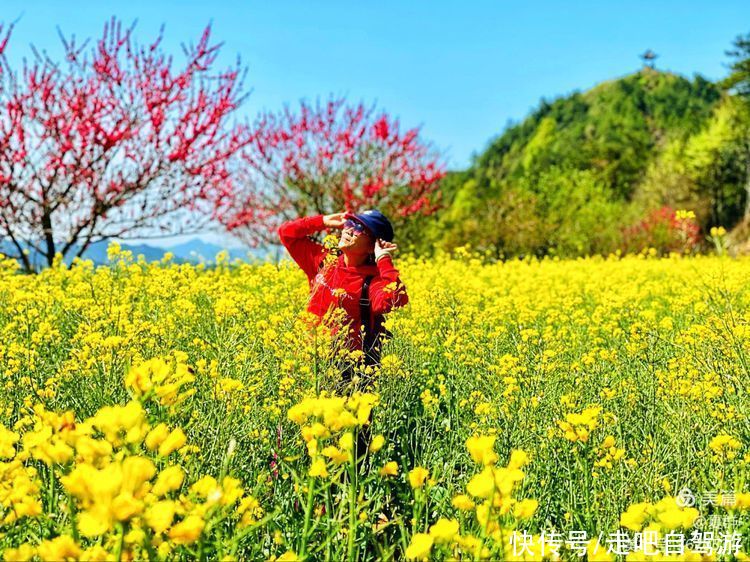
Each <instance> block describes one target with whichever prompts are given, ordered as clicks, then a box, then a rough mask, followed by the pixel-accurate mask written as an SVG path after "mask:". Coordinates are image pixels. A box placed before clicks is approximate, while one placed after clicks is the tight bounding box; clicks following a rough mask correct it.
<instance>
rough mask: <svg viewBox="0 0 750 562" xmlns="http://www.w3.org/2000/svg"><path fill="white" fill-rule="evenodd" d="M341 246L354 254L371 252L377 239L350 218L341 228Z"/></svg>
mask: <svg viewBox="0 0 750 562" xmlns="http://www.w3.org/2000/svg"><path fill="white" fill-rule="evenodd" d="M339 248H340V249H341V250H344V251H346V252H349V253H352V254H371V253H372V252H373V251H374V250H375V239H374V238H373V237H372V236H371V235H370V233H369V232H367V230H366V229H365V228H364V227H363V226H362V225H360V224H359V223H357V222H355V221H352V220H348V221H346V223H344V228H343V229H342V230H341V239H340V240H339Z"/></svg>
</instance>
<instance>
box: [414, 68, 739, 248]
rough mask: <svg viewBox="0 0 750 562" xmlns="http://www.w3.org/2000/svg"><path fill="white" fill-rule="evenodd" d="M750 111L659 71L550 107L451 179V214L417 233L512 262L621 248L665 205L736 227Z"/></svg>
mask: <svg viewBox="0 0 750 562" xmlns="http://www.w3.org/2000/svg"><path fill="white" fill-rule="evenodd" d="M744 113H745V111H744V106H743V104H741V103H740V102H738V101H736V100H735V99H734V98H732V97H730V96H728V95H727V94H724V93H722V91H721V89H720V87H719V86H718V85H716V84H714V83H712V82H710V81H708V80H706V79H704V78H702V77H700V76H696V77H695V78H693V79H692V80H691V79H688V78H685V77H683V76H679V75H676V74H673V73H667V72H660V71H657V70H653V69H651V68H644V69H643V70H641V71H639V72H636V73H634V74H631V75H628V76H625V77H623V78H619V79H616V80H611V81H607V82H603V83H601V84H599V85H597V86H596V87H594V88H592V89H590V90H588V91H586V92H576V93H573V94H571V95H568V96H565V97H561V98H558V99H555V100H554V101H542V102H541V103H540V105H539V106H538V107H537V108H536V109H535V110H534V111H533V112H532V113H531V114H530V115H529V116H528V117H527V118H526V119H524V120H523V121H522V122H520V123H518V124H515V125H513V126H510V127H508V128H507V129H506V130H505V131H504V132H503V133H502V134H501V135H500V136H498V137H497V138H496V139H494V140H493V141H492V142H490V143H489V145H488V146H487V148H486V149H485V150H484V152H482V153H481V154H480V155H478V156H477V157H475V159H474V161H473V163H472V165H471V167H470V168H469V169H468V170H465V171H462V172H454V173H451V174H449V175H448V177H447V178H446V180H445V181H444V183H443V192H442V195H443V200H444V204H445V207H444V209H443V210H442V211H441V212H440V213H439V214H438V215H436V216H435V217H431V218H428V219H424V220H423V221H421V222H420V224H419V225H418V226H415V228H419V229H420V231H421V232H422V233H426V236H422V237H421V238H420V239H421V240H422V242H423V243H424V244H425V245H428V246H430V247H443V248H446V249H451V248H453V247H456V246H458V245H463V244H466V243H470V244H471V245H472V246H474V247H479V248H484V249H489V250H492V251H493V252H495V253H496V254H497V255H499V256H512V255H518V254H528V253H533V254H537V255H542V254H556V255H581V254H589V253H600V252H604V253H606V252H609V251H614V250H616V249H618V248H623V246H624V245H626V244H627V240H625V239H624V235H623V232H624V231H625V229H626V228H627V227H628V226H629V225H632V224H635V223H637V222H638V221H639V220H642V219H643V217H645V216H647V214H648V212H649V211H650V210H652V209H657V208H659V207H660V206H663V205H672V206H676V207H679V208H688V209H692V210H694V211H695V212H696V214H697V215H698V219H699V221H700V223H701V226H702V227H704V228H710V227H711V226H713V225H719V224H721V225H724V226H727V227H729V226H732V225H734V224H735V223H737V222H738V221H739V220H740V219H741V218H742V215H743V210H744V201H745V196H744V181H745V173H744V168H743V167H742V166H744V164H743V165H742V166H739V167H738V162H739V160H738V159H737V158H736V155H737V154H736V152H737V150H738V147H740V146H741V145H743V142H741V141H742V139H744V138H745V136H746V131H747V128H746V127H745V126H744V123H745V122H746V120H745V119H744V117H742V116H743V115H744Z"/></svg>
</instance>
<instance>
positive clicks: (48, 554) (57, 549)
mask: <svg viewBox="0 0 750 562" xmlns="http://www.w3.org/2000/svg"><path fill="white" fill-rule="evenodd" d="M37 553H38V554H39V557H40V558H41V559H42V560H77V559H78V557H79V556H80V554H81V549H80V548H79V547H78V545H77V544H76V542H75V541H74V540H73V538H72V537H69V536H68V535H61V536H59V537H56V538H54V539H51V540H47V541H43V542H42V543H41V544H40V545H39V546H38V547H37Z"/></svg>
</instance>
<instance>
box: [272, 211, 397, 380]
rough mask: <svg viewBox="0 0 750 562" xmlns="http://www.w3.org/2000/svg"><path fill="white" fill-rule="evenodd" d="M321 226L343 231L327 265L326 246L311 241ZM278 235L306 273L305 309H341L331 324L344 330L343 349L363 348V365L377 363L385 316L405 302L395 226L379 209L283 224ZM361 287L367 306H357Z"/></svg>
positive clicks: (323, 312)
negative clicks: (396, 259) (307, 298)
mask: <svg viewBox="0 0 750 562" xmlns="http://www.w3.org/2000/svg"><path fill="white" fill-rule="evenodd" d="M325 228H329V229H331V228H336V229H341V231H342V232H341V239H340V241H339V245H338V247H339V250H340V254H339V255H338V257H336V258H335V259H334V260H332V261H331V263H326V262H327V261H328V260H326V259H325V258H326V256H327V255H329V252H328V251H327V250H326V249H325V247H324V246H323V245H322V244H319V243H318V242H316V241H314V240H312V239H311V238H310V236H311V235H312V234H314V233H316V232H318V231H320V230H323V229H325ZM279 237H280V238H281V243H282V244H284V246H285V247H286V249H287V250H288V251H289V254H290V255H291V256H292V258H293V259H294V261H295V262H297V264H298V265H299V266H300V267H301V268H302V270H303V271H304V272H305V274H306V275H307V279H308V282H309V284H310V301H309V303H308V307H307V310H308V311H309V312H312V313H314V314H315V315H317V316H318V317H320V318H321V319H323V318H330V317H331V314H332V313H335V311H340V312H339V314H341V315H342V316H343V321H339V322H335V323H330V326H331V329H332V331H333V332H334V333H336V332H338V331H339V330H341V329H344V330H346V334H345V335H344V343H345V345H346V347H347V348H348V349H350V350H362V351H363V352H364V357H365V364H377V363H378V360H379V337H378V336H379V334H382V333H383V330H382V326H381V324H382V318H383V315H384V314H386V313H388V312H389V311H390V310H391V309H393V308H395V307H400V306H403V305H405V304H406V303H407V302H408V300H409V298H408V296H407V294H406V288H405V287H404V285H403V283H401V280H400V279H399V274H398V270H397V269H396V268H395V267H394V265H393V260H392V254H393V252H395V251H396V244H393V243H392V240H393V227H392V226H391V223H390V222H389V221H388V219H387V218H386V217H385V216H384V215H383V214H382V213H381V212H380V211H377V210H369V211H364V212H362V213H359V214H351V213H335V214H332V215H315V216H310V217H303V218H300V219H296V220H292V221H288V222H286V223H284V224H282V225H281V227H279ZM332 257H333V256H332ZM329 259H330V258H329ZM365 284H368V285H369V287H368V291H367V293H368V296H369V307H368V306H366V301H365V302H362V303H361V302H360V300H361V297H362V292H363V285H365ZM363 313H364V314H366V315H369V321H368V322H367V331H366V334H367V335H369V336H370V337H368V338H367V339H366V341H365V342H363V341H362V335H361V331H360V327H361V326H362V324H363V319H362V314H363ZM366 320H367V319H366ZM373 336H375V337H373ZM344 377H345V378H350V377H351V370H348V371H345V372H344Z"/></svg>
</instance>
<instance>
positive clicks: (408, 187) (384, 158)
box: [217, 99, 445, 245]
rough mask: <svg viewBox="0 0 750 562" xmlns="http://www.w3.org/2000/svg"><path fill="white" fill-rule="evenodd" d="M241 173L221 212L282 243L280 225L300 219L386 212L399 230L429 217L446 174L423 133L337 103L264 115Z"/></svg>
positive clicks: (239, 227)
mask: <svg viewBox="0 0 750 562" xmlns="http://www.w3.org/2000/svg"><path fill="white" fill-rule="evenodd" d="M238 175H239V177H240V180H239V181H238V182H237V183H236V185H235V187H236V191H235V192H234V193H233V194H231V195H230V196H228V197H227V198H226V199H224V200H222V201H221V204H220V206H219V207H218V212H217V215H218V216H219V218H220V221H221V222H222V223H223V224H224V226H225V227H226V228H227V230H228V231H230V232H232V233H233V234H234V235H236V236H238V237H239V238H241V239H243V240H244V241H245V242H247V243H248V244H249V245H257V244H260V243H264V242H269V241H275V232H276V228H277V227H278V225H279V224H280V223H281V222H283V221H284V220H287V219H289V218H292V217H294V216H302V215H308V214H318V213H321V214H323V213H332V212H337V211H340V210H342V209H345V210H348V211H357V210H361V209H365V208H370V207H378V208H380V209H381V210H382V211H383V212H384V213H386V214H387V215H389V216H390V217H391V219H392V220H393V222H394V225H395V226H398V225H399V224H401V223H402V222H403V221H404V220H405V219H406V218H407V217H408V216H410V215H413V214H414V213H425V214H429V213H431V212H433V211H434V210H435V209H436V207H437V203H436V202H437V198H436V197H435V195H436V194H437V188H438V183H439V180H440V179H441V178H442V177H443V176H444V175H445V171H444V168H443V166H442V165H441V164H440V163H439V162H438V155H436V153H435V151H434V150H433V149H432V148H431V146H430V145H429V144H427V143H425V142H423V141H422V140H421V139H420V138H419V131H418V130H417V129H410V130H407V131H404V132H402V131H401V129H400V126H399V122H398V121H397V120H394V119H391V118H389V117H388V115H387V114H385V113H380V114H376V113H375V111H374V108H366V107H365V106H364V105H362V104H358V105H354V106H350V105H347V104H346V103H345V100H343V99H331V100H330V101H328V102H327V103H325V104H323V105H321V104H320V103H319V102H318V103H317V104H316V105H315V106H313V105H310V104H308V103H306V102H302V103H301V105H300V109H299V112H297V113H294V112H292V111H291V110H290V109H289V108H288V107H287V108H286V109H285V110H284V111H282V112H280V113H266V114H264V115H261V116H260V117H259V118H258V120H257V121H256V123H255V125H254V127H253V129H252V141H251V142H250V143H249V144H248V145H247V146H246V147H245V149H244V150H243V151H242V159H241V167H240V168H239V170H238Z"/></svg>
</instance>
